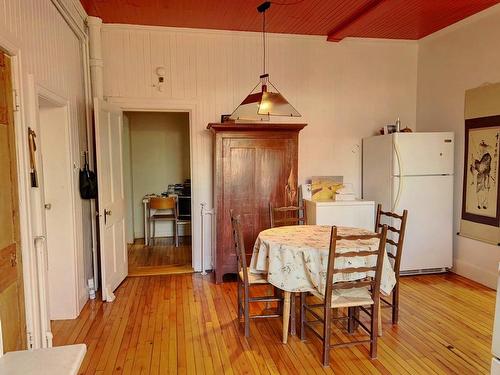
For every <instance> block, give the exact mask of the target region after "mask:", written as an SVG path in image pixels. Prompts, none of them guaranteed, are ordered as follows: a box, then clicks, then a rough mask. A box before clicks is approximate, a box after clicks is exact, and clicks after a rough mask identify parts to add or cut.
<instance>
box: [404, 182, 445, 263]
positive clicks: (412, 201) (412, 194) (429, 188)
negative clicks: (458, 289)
mask: <svg viewBox="0 0 500 375" xmlns="http://www.w3.org/2000/svg"><path fill="white" fill-rule="evenodd" d="M399 182H400V181H399V178H398V177H396V178H394V191H395V192H397V191H398V189H400V190H399V199H398V200H397V202H396V205H395V209H394V211H395V212H398V213H401V212H402V211H403V210H404V209H407V210H408V222H407V225H406V233H405V240H404V245H403V255H402V258H401V271H414V270H429V269H434V268H451V266H452V261H453V250H452V242H453V176H412V177H403V180H402V181H401V185H400V184H399ZM398 225H399V223H398Z"/></svg>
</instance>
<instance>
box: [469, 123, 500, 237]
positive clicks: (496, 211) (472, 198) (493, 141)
mask: <svg viewBox="0 0 500 375" xmlns="http://www.w3.org/2000/svg"><path fill="white" fill-rule="evenodd" d="M499 142H500V115H497V116H488V117H479V118H473V119H467V120H465V150H464V177H463V195H462V219H463V220H468V221H472V222H475V223H480V224H485V225H490V226H494V227H498V226H500V189H499V186H498V175H499V147H500V143H499Z"/></svg>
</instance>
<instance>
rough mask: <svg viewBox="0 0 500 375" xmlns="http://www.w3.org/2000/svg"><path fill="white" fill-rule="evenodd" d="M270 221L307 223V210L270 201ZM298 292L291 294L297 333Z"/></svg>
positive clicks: (292, 319)
mask: <svg viewBox="0 0 500 375" xmlns="http://www.w3.org/2000/svg"><path fill="white" fill-rule="evenodd" d="M269 222H270V223H271V228H275V227H282V226H286V225H306V224H307V218H306V210H305V209H304V207H303V206H287V207H273V205H272V203H271V202H269ZM296 297H297V293H292V294H291V296H290V333H291V334H292V335H295V326H296V323H295V299H296Z"/></svg>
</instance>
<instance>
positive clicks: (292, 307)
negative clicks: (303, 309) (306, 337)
mask: <svg viewBox="0 0 500 375" xmlns="http://www.w3.org/2000/svg"><path fill="white" fill-rule="evenodd" d="M296 296H297V295H296V294H295V293H291V295H290V335H292V336H295V335H296V334H297V327H296V322H295V317H296V315H295V314H296V311H295V302H296V301H295V298H296Z"/></svg>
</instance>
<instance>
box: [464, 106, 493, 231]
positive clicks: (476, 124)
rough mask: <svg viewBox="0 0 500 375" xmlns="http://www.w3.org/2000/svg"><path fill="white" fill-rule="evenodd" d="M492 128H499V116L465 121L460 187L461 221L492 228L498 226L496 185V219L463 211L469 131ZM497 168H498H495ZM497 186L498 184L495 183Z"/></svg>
mask: <svg viewBox="0 0 500 375" xmlns="http://www.w3.org/2000/svg"><path fill="white" fill-rule="evenodd" d="M492 126H500V115H497V116H487V117H478V118H472V119H467V120H465V145H464V175H463V184H462V185H463V186H462V219H464V220H468V221H472V222H474V223H480V224H485V225H491V226H493V227H498V226H500V187H499V186H498V185H497V212H496V217H487V216H481V215H476V214H471V213H468V212H466V211H465V205H466V202H465V199H466V193H467V168H468V165H467V164H468V163H467V161H468V160H467V155H468V154H469V130H471V129H478V128H486V127H492ZM497 168H498V166H497ZM497 184H498V182H497Z"/></svg>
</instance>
